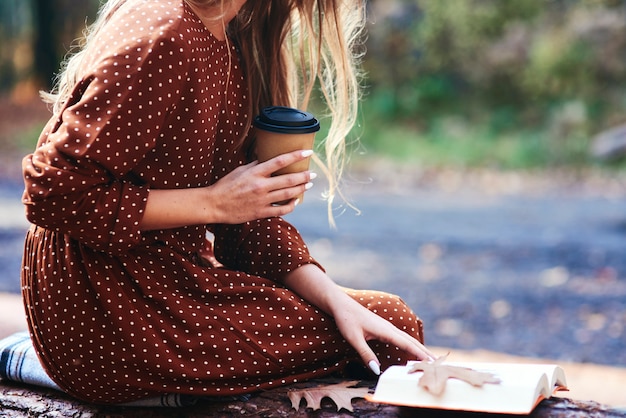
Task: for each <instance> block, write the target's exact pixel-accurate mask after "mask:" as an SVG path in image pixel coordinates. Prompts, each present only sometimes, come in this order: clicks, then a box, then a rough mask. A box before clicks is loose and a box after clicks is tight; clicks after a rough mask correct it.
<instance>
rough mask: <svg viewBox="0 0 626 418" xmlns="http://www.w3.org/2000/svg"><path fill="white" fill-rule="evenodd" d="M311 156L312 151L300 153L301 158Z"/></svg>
mask: <svg viewBox="0 0 626 418" xmlns="http://www.w3.org/2000/svg"><path fill="white" fill-rule="evenodd" d="M311 155H313V150H312V149H307V150H304V151H302V156H303V157H310V156H311Z"/></svg>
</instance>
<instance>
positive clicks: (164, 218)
mask: <svg viewBox="0 0 626 418" xmlns="http://www.w3.org/2000/svg"><path fill="white" fill-rule="evenodd" d="M312 153H313V151H311V150H303V151H294V152H291V153H288V154H283V155H280V156H278V157H275V158H273V159H271V160H269V161H266V162H264V163H261V164H259V163H257V162H253V163H250V164H247V165H245V166H241V167H238V168H236V169H235V170H233V171H232V172H231V173H229V174H227V175H226V176H225V177H223V178H222V179H220V180H219V181H217V182H216V183H215V184H213V185H211V186H208V187H202V188H195V189H172V190H151V191H150V194H149V196H148V201H147V203H146V208H145V213H144V215H143V218H142V221H141V229H142V230H152V229H168V228H177V227H181V226H186V225H199V224H216V223H217V224H240V223H244V222H247V221H251V220H254V219H262V218H270V217H277V216H283V215H286V214H288V213H289V212H291V211H293V209H294V208H295V206H296V205H297V204H298V201H297V200H296V199H294V198H295V197H296V196H297V195H299V194H300V193H302V192H304V191H305V190H306V189H308V188H309V187H310V183H309V181H310V180H311V179H312V178H314V175H313V174H312V173H311V172H309V171H305V172H302V173H295V174H285V175H281V176H275V177H273V176H272V173H273V172H275V171H277V170H279V169H281V168H283V167H286V166H288V165H290V164H293V163H294V162H297V161H300V160H302V159H304V158H307V157H310V156H311V154H312ZM283 200H289V201H290V202H289V203H287V204H285V205H280V206H278V205H273V204H272V203H273V202H280V201H283Z"/></svg>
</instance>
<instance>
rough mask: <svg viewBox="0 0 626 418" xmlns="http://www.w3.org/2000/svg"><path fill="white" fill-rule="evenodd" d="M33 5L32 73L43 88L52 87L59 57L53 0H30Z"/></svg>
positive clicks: (55, 10) (56, 8)
mask: <svg viewBox="0 0 626 418" xmlns="http://www.w3.org/2000/svg"><path fill="white" fill-rule="evenodd" d="M32 6H33V31H34V37H33V55H34V65H35V68H34V75H35V78H36V80H37V83H38V84H39V85H40V86H41V87H42V88H45V89H49V88H50V87H52V84H53V80H54V74H55V72H56V71H57V69H58V66H59V61H60V57H59V56H58V54H57V52H56V51H57V48H58V46H59V43H60V39H59V37H58V33H59V31H57V30H55V23H56V22H57V21H58V19H56V18H55V16H56V12H57V11H58V10H59V9H58V7H56V4H55V2H54V0H32Z"/></svg>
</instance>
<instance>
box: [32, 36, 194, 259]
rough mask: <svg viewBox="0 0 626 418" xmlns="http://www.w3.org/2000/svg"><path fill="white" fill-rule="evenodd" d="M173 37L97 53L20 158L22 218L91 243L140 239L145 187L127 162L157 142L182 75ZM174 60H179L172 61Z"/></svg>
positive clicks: (127, 243)
mask: <svg viewBox="0 0 626 418" xmlns="http://www.w3.org/2000/svg"><path fill="white" fill-rule="evenodd" d="M182 48H183V43H182V41H181V40H180V38H179V37H177V35H175V34H171V33H169V32H163V33H162V35H161V36H159V37H158V39H155V40H152V41H150V40H143V41H142V40H140V39H137V40H135V41H134V42H131V43H129V44H126V45H120V46H116V47H115V49H110V50H107V51H106V53H100V54H99V55H98V58H97V60H96V61H92V63H91V64H89V68H90V69H89V70H86V71H85V72H84V74H85V76H84V77H83V78H82V79H81V80H79V82H78V83H77V85H76V87H75V89H74V91H73V94H72V96H71V97H70V99H69V100H68V102H67V103H66V105H65V107H64V109H63V110H62V112H60V114H59V115H58V117H57V118H56V119H54V120H51V121H50V123H49V124H48V126H47V127H46V128H45V129H44V132H43V133H42V135H41V137H40V140H39V143H38V146H37V148H36V150H35V151H34V153H32V154H30V155H27V156H26V157H25V158H24V160H23V163H22V168H23V175H24V183H25V190H24V195H23V202H24V204H25V206H26V216H27V218H28V220H29V221H30V222H32V223H34V224H36V225H39V226H42V227H44V228H48V229H52V230H56V231H59V232H61V233H64V234H68V235H69V236H71V237H72V238H74V239H76V240H78V241H80V242H82V243H84V244H86V245H89V246H91V247H93V248H95V249H98V250H103V251H110V252H123V251H125V250H126V249H128V248H130V247H132V246H134V245H136V244H137V243H138V242H139V241H140V239H141V233H140V230H139V225H140V221H141V218H142V216H143V212H144V209H145V205H146V201H147V198H148V194H149V189H148V187H147V186H146V185H145V182H142V181H140V179H139V178H138V176H136V175H133V172H132V169H133V168H134V167H135V166H136V165H137V163H138V162H139V161H141V160H142V159H143V158H144V156H145V155H146V153H148V152H149V151H150V150H151V149H152V148H154V147H155V143H156V142H157V140H158V139H159V131H160V129H161V127H162V126H163V124H164V123H166V121H167V116H168V113H169V112H170V110H171V108H172V106H173V105H174V101H175V99H176V98H177V97H179V95H180V94H179V93H180V91H181V89H182V88H183V84H184V81H185V76H184V73H185V71H186V65H185V63H183V62H182V58H174V57H184V56H185V54H183V53H182V52H183V51H182ZM177 60H179V61H177Z"/></svg>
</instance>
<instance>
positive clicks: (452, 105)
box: [0, 0, 626, 169]
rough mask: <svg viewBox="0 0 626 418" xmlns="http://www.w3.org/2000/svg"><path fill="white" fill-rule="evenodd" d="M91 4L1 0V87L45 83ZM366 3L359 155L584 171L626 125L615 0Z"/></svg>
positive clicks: (623, 27) (27, 90)
mask: <svg viewBox="0 0 626 418" xmlns="http://www.w3.org/2000/svg"><path fill="white" fill-rule="evenodd" d="M97 7H98V1H97V0H28V1H26V0H2V2H0V38H1V40H2V42H1V43H0V92H1V93H2V94H3V95H4V96H5V97H6V96H7V95H8V96H9V97H11V99H12V100H14V101H17V102H24V101H27V100H29V99H30V98H31V97H32V95H33V93H34V92H36V91H37V90H38V89H40V88H45V87H49V86H50V85H51V82H52V80H53V77H54V74H55V73H56V72H57V71H58V67H59V62H60V60H61V59H62V57H63V56H64V55H65V54H66V53H67V51H68V50H70V49H71V48H72V47H73V46H75V42H74V40H75V39H76V38H77V36H79V35H80V33H81V31H82V30H83V29H84V26H85V23H88V22H90V21H91V20H92V19H93V17H94V16H95V13H96V10H97ZM368 9H369V24H368V26H369V27H368V36H367V38H366V39H365V40H364V52H366V54H365V55H364V68H365V70H366V74H367V76H366V79H365V85H366V87H367V88H366V95H365V97H364V98H363V106H362V112H363V116H362V120H363V121H365V120H367V124H362V126H361V127H360V129H357V131H356V132H355V134H356V135H358V136H359V137H360V138H361V143H360V147H361V148H360V149H359V151H361V152H366V153H368V154H370V155H380V154H384V155H389V156H393V157H395V158H402V159H405V160H410V161H411V162H413V163H420V164H426V165H430V166H433V165H435V166H437V165H444V166H450V165H453V166H464V167H465V166H489V167H496V168H505V169H511V168H513V169H519V168H532V167H544V166H547V165H550V166H554V165H559V166H563V165H567V166H581V165H588V164H597V161H596V160H594V159H590V153H589V149H590V143H591V141H592V140H593V138H594V137H595V136H596V135H598V134H599V133H601V132H603V131H606V130H608V129H610V128H613V127H616V126H620V125H621V124H622V123H624V122H626V112H625V110H626V2H625V1H623V0H542V1H539V0H537V1H528V0H507V1H499V0H448V1H437V0H370V1H369V2H368ZM35 131H36V129H35ZM31 140H32V138H29V137H28V135H27V137H26V138H13V141H26V142H30V141H31Z"/></svg>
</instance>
